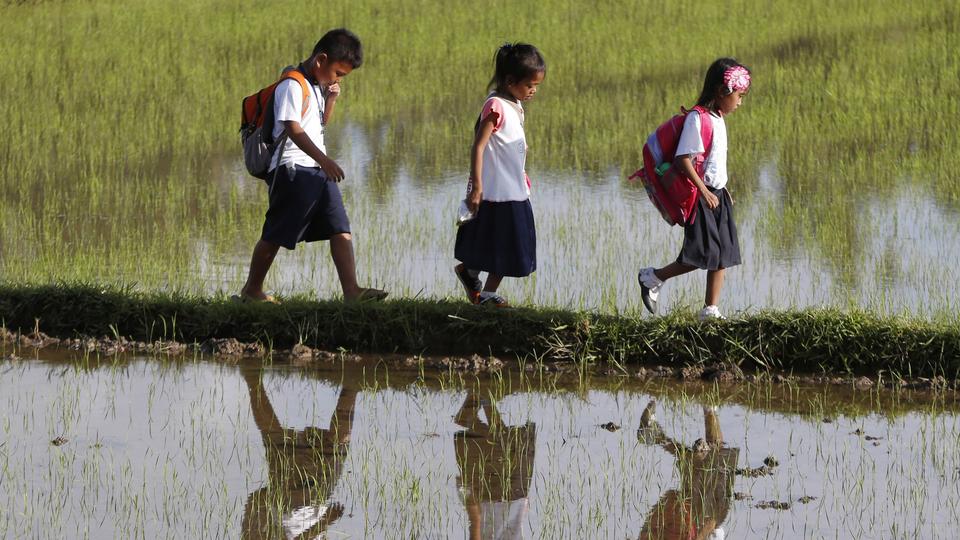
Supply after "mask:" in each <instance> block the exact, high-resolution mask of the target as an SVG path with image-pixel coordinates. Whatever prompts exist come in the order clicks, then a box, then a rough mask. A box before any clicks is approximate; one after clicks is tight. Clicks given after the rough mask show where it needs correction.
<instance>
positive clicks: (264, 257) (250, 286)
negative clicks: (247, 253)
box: [240, 240, 280, 300]
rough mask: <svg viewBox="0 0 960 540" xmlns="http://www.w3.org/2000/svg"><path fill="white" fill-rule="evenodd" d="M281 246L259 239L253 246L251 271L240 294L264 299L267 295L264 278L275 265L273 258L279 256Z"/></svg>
mask: <svg viewBox="0 0 960 540" xmlns="http://www.w3.org/2000/svg"><path fill="white" fill-rule="evenodd" d="M279 250H280V246H278V245H276V244H273V243H270V242H267V241H265V240H258V241H257V245H255V246H254V247H253V255H252V256H251V257H250V272H249V273H248V274H247V282H246V283H244V285H243V288H242V289H240V294H242V295H243V296H246V297H249V298H255V299H257V300H262V299H264V298H266V297H267V295H266V293H264V292H263V280H264V279H266V277H267V271H269V270H270V266H271V265H273V260H274V259H275V258H276V256H277V251H279Z"/></svg>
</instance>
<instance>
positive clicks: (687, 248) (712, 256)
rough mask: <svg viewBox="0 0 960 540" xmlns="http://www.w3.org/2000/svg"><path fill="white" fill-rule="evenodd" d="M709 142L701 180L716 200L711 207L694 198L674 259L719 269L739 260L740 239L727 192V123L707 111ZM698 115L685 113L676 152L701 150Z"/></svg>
mask: <svg viewBox="0 0 960 540" xmlns="http://www.w3.org/2000/svg"><path fill="white" fill-rule="evenodd" d="M710 120H711V121H712V122H713V142H712V144H711V148H710V153H709V154H708V155H707V158H706V160H705V161H704V165H703V171H704V172H703V178H702V180H703V183H704V184H705V185H706V186H707V189H709V190H710V192H711V193H713V194H714V195H716V197H717V199H719V201H720V204H719V205H718V206H717V207H716V208H714V209H713V210H711V209H710V208H709V207H708V206H707V203H705V202H704V201H703V199H702V198H699V197H698V198H697V215H696V218H695V219H694V220H693V223H690V224H687V225H685V226H684V228H683V247H682V248H681V249H680V255H679V256H677V262H678V263H681V264H685V265H687V266H695V267H697V268H701V269H704V270H719V269H721V268H729V267H731V266H736V265H738V264H740V240H739V238H738V236H737V224H736V223H735V221H734V219H733V200H732V199H731V198H730V194H729V193H728V192H727V189H726V185H727V126H726V123H725V122H724V121H723V117H722V116H720V115H719V114H716V113H714V112H711V113H710ZM703 151H704V145H703V140H702V139H701V137H700V115H699V114H688V115H687V118H686V120H684V123H683V132H682V133H681V134H680V140H679V141H678V143H677V152H676V155H677V156H684V155H692V154H702V153H703Z"/></svg>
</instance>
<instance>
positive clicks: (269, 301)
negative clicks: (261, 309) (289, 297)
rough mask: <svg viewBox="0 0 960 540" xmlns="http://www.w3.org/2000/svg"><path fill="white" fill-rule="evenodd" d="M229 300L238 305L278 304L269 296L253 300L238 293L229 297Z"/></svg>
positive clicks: (251, 297) (277, 301)
mask: <svg viewBox="0 0 960 540" xmlns="http://www.w3.org/2000/svg"><path fill="white" fill-rule="evenodd" d="M230 300H231V301H233V302H237V303H238V304H276V305H279V304H280V301H279V300H277V299H276V298H274V297H273V296H270V295H269V294H267V295H264V297H263V298H254V297H253V296H249V295H246V294H243V293H240V294H234V295H233V296H231V297H230Z"/></svg>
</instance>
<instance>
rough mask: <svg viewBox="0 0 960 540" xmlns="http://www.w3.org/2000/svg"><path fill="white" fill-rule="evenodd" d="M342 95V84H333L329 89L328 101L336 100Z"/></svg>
mask: <svg viewBox="0 0 960 540" xmlns="http://www.w3.org/2000/svg"><path fill="white" fill-rule="evenodd" d="M339 95H340V83H333V84H331V85H330V86H328V87H327V99H336V98H337V96H339Z"/></svg>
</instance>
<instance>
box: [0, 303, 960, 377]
mask: <svg viewBox="0 0 960 540" xmlns="http://www.w3.org/2000/svg"><path fill="white" fill-rule="evenodd" d="M68 306H69V307H68ZM0 313H3V317H4V324H6V325H7V326H9V327H11V328H23V329H27V330H28V331H29V330H32V329H33V328H34V326H35V325H36V324H37V320H38V319H39V321H40V322H39V325H40V327H41V328H43V329H44V330H45V331H47V332H50V333H53V334H54V335H60V336H64V335H66V336H72V335H75V334H77V333H81V334H87V335H115V334H120V335H124V336H130V337H133V338H136V339H141V340H154V339H158V338H160V339H177V340H181V341H186V342H192V341H201V340H204V339H207V338H210V337H236V338H238V339H240V340H245V341H253V340H263V341H269V342H270V343H271V344H273V345H276V346H288V345H292V344H295V343H306V344H308V345H312V346H319V347H324V348H327V349H336V348H338V347H346V348H350V349H355V350H365V351H380V352H393V351H402V352H408V353H422V352H428V353H432V354H451V353H455V354H472V353H481V354H484V353H487V352H490V353H494V354H502V355H511V356H512V355H519V356H528V355H529V356H532V357H540V356H544V355H545V356H549V357H553V358H564V359H570V360H576V361H578V362H592V361H593V360H595V359H599V360H609V361H610V362H611V363H612V364H613V365H618V366H623V365H626V364H628V363H637V362H652V361H655V362H677V363H682V362H695V363H706V362H713V361H728V362H733V363H736V364H738V365H744V366H745V367H750V366H757V367H761V368H785V369H791V370H793V369H795V370H799V371H808V372H820V371H827V372H843V373H847V372H864V373H878V372H886V373H893V374H899V375H904V376H932V375H942V376H946V377H948V378H951V379H952V378H955V377H956V376H957V374H958V371H960V325H958V324H957V321H956V320H955V319H954V320H950V321H942V322H939V323H930V322H921V321H916V320H911V319H906V318H878V317H876V316H873V315H869V314H865V313H862V312H852V313H841V312H837V311H827V310H821V311H795V312H783V313H775V312H767V313H759V314H756V315H751V316H748V317H744V318H740V319H736V320H731V321H727V322H725V323H721V324H700V323H697V322H696V321H695V320H694V319H693V318H692V317H690V316H689V315H682V314H670V315H668V316H665V317H660V318H653V319H649V318H643V319H634V318H628V317H615V316H605V315H599V314H593V313H576V312H569V311H560V310H544V309H512V310H489V309H483V308H476V307H473V306H469V305H467V304H465V303H462V302H449V301H431V300H400V301H393V302H386V303H382V304H360V305H350V304H343V303H340V302H330V301H327V302H316V301H312V300H308V299H305V298H292V299H288V300H287V301H286V302H285V303H284V304H283V305H282V306H270V305H242V304H235V303H232V302H229V301H226V300H225V299H223V298H213V299H211V298H204V297H188V296H169V295H161V294H150V295H142V294H135V293H131V292H129V291H126V290H121V289H100V288H92V287H84V286H75V287H70V286H56V287H3V288H0ZM174 321H175V327H174V326H173V324H174ZM173 328H175V330H173ZM583 376H585V373H584V375H583Z"/></svg>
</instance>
